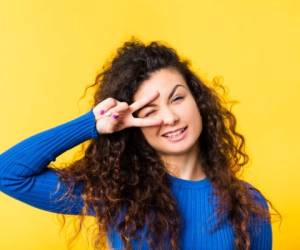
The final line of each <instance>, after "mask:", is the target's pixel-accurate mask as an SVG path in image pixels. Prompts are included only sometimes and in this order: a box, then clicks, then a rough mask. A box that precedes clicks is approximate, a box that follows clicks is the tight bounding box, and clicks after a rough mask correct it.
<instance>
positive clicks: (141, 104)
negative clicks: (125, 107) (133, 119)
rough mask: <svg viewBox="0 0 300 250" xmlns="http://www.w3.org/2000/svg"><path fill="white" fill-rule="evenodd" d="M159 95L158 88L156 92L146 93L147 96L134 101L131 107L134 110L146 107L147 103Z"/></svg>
mask: <svg viewBox="0 0 300 250" xmlns="http://www.w3.org/2000/svg"><path fill="white" fill-rule="evenodd" d="M158 96H159V92H158V91H157V90H156V91H155V92H153V93H151V94H149V95H146V96H145V97H143V98H141V99H140V100H136V101H135V102H133V103H132V104H131V105H130V106H129V107H130V110H131V111H132V112H135V111H137V110H139V109H140V108H142V107H144V106H145V105H146V104H148V103H150V102H152V101H153V100H155V99H156V98H157V97H158Z"/></svg>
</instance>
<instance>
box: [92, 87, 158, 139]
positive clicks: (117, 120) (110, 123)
mask: <svg viewBox="0 0 300 250" xmlns="http://www.w3.org/2000/svg"><path fill="white" fill-rule="evenodd" d="M158 96H159V92H158V91H156V92H153V93H151V94H149V95H146V96H145V97H143V98H141V99H140V100H136V101H135V102H133V103H132V104H131V105H128V103H126V102H120V101H118V100H116V99H114V98H111V97H110V98H107V99H105V100H103V101H102V102H100V103H98V104H97V105H96V107H94V108H93V113H94V115H95V117H96V128H97V131H98V132H99V133H101V134H109V133H113V132H116V131H120V130H122V129H125V128H129V127H149V126H158V125H160V124H161V122H162V120H160V119H153V118H137V117H134V116H133V115H132V114H133V113H134V112H135V111H137V110H139V109H141V108H142V107H144V106H145V105H147V104H148V103H150V102H152V101H153V100H155V99H156V98H157V97H158Z"/></svg>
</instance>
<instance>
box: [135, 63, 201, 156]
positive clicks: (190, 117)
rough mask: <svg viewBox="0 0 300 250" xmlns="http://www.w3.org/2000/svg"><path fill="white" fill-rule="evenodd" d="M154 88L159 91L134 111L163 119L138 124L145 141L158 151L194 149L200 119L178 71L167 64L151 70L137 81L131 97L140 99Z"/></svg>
mask: <svg viewBox="0 0 300 250" xmlns="http://www.w3.org/2000/svg"><path fill="white" fill-rule="evenodd" d="M155 90H157V91H158V92H159V93H160V95H159V96H158V97H157V98H156V99H155V100H154V101H152V102H151V103H149V104H148V105H146V106H144V107H143V108H142V109H140V110H139V111H138V112H137V116H138V117H151V118H159V119H161V120H162V121H163V122H162V124H161V125H158V126H152V127H142V128H140V129H141V131H142V133H143V134H144V136H145V138H146V140H147V142H148V143H149V144H150V145H151V146H152V147H153V148H154V149H155V150H156V151H157V152H158V153H159V154H160V155H179V154H184V153H187V152H189V150H191V149H195V146H196V147H197V144H196V143H197V140H198V138H199V136H200V134H201V131H202V120H201V115H200V112H199V110H198V107H197V105H196V102H195V100H194V98H193V95H192V93H191V92H190V90H189V88H188V86H187V84H186V82H185V80H184V78H183V77H182V75H181V74H180V73H179V72H178V71H176V70H174V69H170V68H168V69H166V68H165V69H161V70H158V71H155V72H154V73H152V75H151V77H150V78H149V79H147V80H145V81H143V82H142V83H141V85H140V87H139V88H138V90H137V92H136V93H135V94H134V97H133V99H134V101H135V100H137V99H140V98H141V97H143V96H144V95H145V94H147V93H152V92H154V91H155ZM173 131H176V132H173ZM170 132H172V133H170ZM167 133H168V134H167Z"/></svg>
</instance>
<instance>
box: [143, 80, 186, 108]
mask: <svg viewBox="0 0 300 250" xmlns="http://www.w3.org/2000/svg"><path fill="white" fill-rule="evenodd" d="M178 87H184V88H185V86H184V85H183V84H176V85H175V87H174V88H173V89H172V91H171V93H170V94H169V96H168V100H170V98H171V97H172V96H173V94H174V93H175V91H176V89H177V88H178ZM155 106H157V105H156V104H154V103H149V104H147V105H145V106H144V107H142V108H141V109H140V110H139V111H138V113H139V112H140V111H142V109H144V108H147V107H155Z"/></svg>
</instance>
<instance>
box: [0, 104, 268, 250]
mask: <svg viewBox="0 0 300 250" xmlns="http://www.w3.org/2000/svg"><path fill="white" fill-rule="evenodd" d="M95 124H96V123H95V117H94V114H93V112H92V110H90V111H89V112H86V113H84V114H83V115H81V116H79V117H76V118H75V119H73V120H71V121H68V122H65V123H63V124H60V125H58V126H55V127H53V128H50V129H47V130H44V131H42V132H40V133H37V134H35V135H33V136H31V137H29V138H27V139H24V140H23V141H21V142H19V143H18V144H16V145H14V146H13V147H11V148H9V149H8V150H6V151H5V152H3V153H2V154H1V155H0V190H1V191H2V192H3V193H5V194H7V195H9V196H11V197H13V198H15V199H18V200H20V201H22V202H24V203H27V204H29V205H31V206H33V207H36V208H39V209H43V210H46V211H50V212H55V213H64V214H73V215H76V214H78V213H79V212H80V210H81V208H82V206H83V200H82V197H81V196H80V194H81V190H82V187H77V188H76V189H75V191H74V192H75V193H74V194H75V197H76V198H75V200H74V199H73V200H72V201H70V200H60V201H55V200H56V198H58V197H61V194H62V193H63V192H64V191H65V188H64V185H61V187H62V188H61V189H59V190H60V192H55V191H56V187H57V184H58V182H59V178H58V175H57V173H56V172H55V170H54V169H51V168H49V167H47V166H48V165H49V163H50V162H51V161H55V159H56V157H57V156H59V155H60V154H62V153H63V152H65V151H67V150H68V149H70V148H72V147H74V146H76V145H78V144H80V143H82V142H84V141H86V140H89V139H96V138H97V137H98V136H101V135H99V134H98V132H97V130H96V126H95ZM168 178H169V180H170V187H171V191H172V193H173V195H174V198H175V199H176V202H177V204H178V208H179V211H180V213H181V217H182V229H181V235H180V249H182V250H188V249H189V250H192V249H195V250H196V249H197V250H201V249H203V250H204V249H205V250H210V249H211V250H231V249H234V234H233V229H232V226H231V225H230V223H229V221H228V220H224V222H223V223H222V224H221V226H220V227H218V228H217V229H215V230H212V229H213V226H214V225H215V223H216V218H215V216H214V205H213V204H214V203H212V202H211V199H210V198H211V197H212V191H213V188H212V184H211V182H210V180H209V179H207V178H206V179H202V180H184V179H180V178H177V177H174V176H172V175H168ZM249 186H251V185H250V184H249ZM251 190H252V189H251ZM251 192H252V193H253V195H254V197H255V198H256V200H257V201H258V202H260V203H262V204H263V205H264V206H265V207H267V203H266V201H265V199H264V198H263V197H262V196H261V195H260V193H258V192H257V191H254V190H252V191H251ZM2 205H3V204H2ZM90 215H95V213H94V212H93V211H90ZM251 221H252V222H254V221H256V223H250V225H249V227H248V228H249V229H248V230H249V232H250V239H251V250H270V249H272V229H271V225H270V224H269V223H268V222H266V221H260V220H259V221H257V220H255V218H254V217H253V219H252V220H251ZM254 225H255V226H254ZM107 236H108V239H109V244H110V246H111V248H112V249H114V250H116V249H118V250H119V249H122V242H121V238H120V236H119V234H118V232H117V231H116V230H114V228H113V227H112V228H111V229H110V230H109V231H108V233H107ZM133 248H134V249H138V248H137V243H136V242H133ZM142 249H143V250H145V249H148V246H147V243H146V240H144V241H143V242H142Z"/></svg>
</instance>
